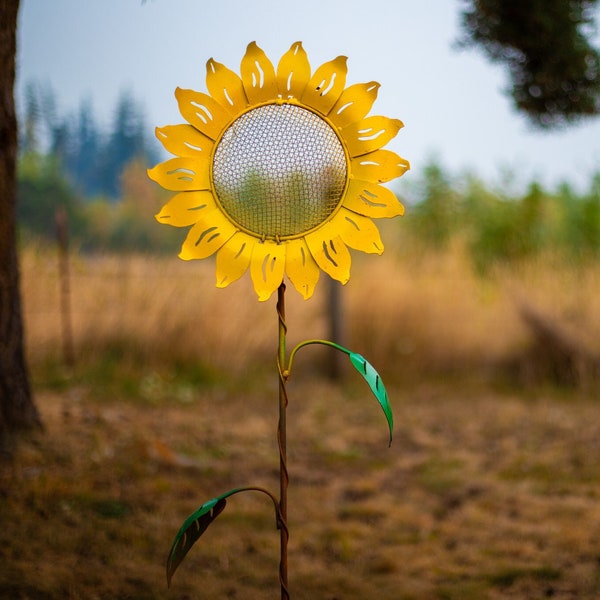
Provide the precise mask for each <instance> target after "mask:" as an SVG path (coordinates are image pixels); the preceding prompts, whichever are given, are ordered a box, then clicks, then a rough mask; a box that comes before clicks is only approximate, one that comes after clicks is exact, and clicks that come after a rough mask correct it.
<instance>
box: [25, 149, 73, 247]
mask: <svg viewBox="0 0 600 600" xmlns="http://www.w3.org/2000/svg"><path fill="white" fill-rule="evenodd" d="M17 178H18V187H17V198H18V201H17V219H18V222H19V223H20V224H24V225H25V227H26V229H27V231H28V232H29V233H32V234H35V235H39V236H42V237H54V235H55V231H56V226H55V213H56V210H57V208H58V207H64V208H65V210H66V211H67V214H68V216H69V220H70V221H71V222H76V223H80V222H81V214H80V212H79V208H80V207H79V200H78V197H77V196H76V194H75V192H74V190H73V187H72V186H71V185H70V184H69V182H68V181H67V179H66V177H65V176H64V174H63V172H62V170H61V168H60V165H59V163H58V161H57V159H56V158H55V157H54V156H41V155H39V154H36V153H33V152H32V153H29V154H27V155H25V156H23V157H22V159H21V162H20V164H19V169H18V174H17Z"/></svg>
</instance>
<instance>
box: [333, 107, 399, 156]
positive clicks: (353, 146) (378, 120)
mask: <svg viewBox="0 0 600 600" xmlns="http://www.w3.org/2000/svg"><path fill="white" fill-rule="evenodd" d="M403 126H404V125H403V123H402V121H399V120H398V119H389V118H388V117H379V116H375V117H367V118H366V119H363V120H362V121H359V122H358V123H352V124H351V125H347V126H346V127H344V128H343V129H342V137H343V138H344V140H345V141H346V145H347V147H348V152H349V153H350V156H352V157H354V156H361V155H363V154H367V153H368V152H373V151H374V150H379V148H383V147H384V146H385V145H386V144H387V143H388V142H389V141H390V140H391V139H393V138H394V137H396V134H397V133H398V131H400V129H401V128H402V127H403Z"/></svg>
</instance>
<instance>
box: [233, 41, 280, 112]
mask: <svg viewBox="0 0 600 600" xmlns="http://www.w3.org/2000/svg"><path fill="white" fill-rule="evenodd" d="M240 72H241V74H242V82H243V83H244V90H245V92H246V97H247V98H248V101H249V102H250V104H258V103H260V102H267V101H269V100H274V99H276V98H277V78H276V76H275V67H273V63H271V61H270V60H269V59H268V58H267V55H266V54H265V53H264V51H263V50H261V48H259V47H258V46H257V45H256V42H251V43H250V44H248V48H247V49H246V54H245V55H244V58H242V64H241V67H240Z"/></svg>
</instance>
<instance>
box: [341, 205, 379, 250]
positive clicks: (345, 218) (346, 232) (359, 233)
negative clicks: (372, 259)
mask: <svg viewBox="0 0 600 600" xmlns="http://www.w3.org/2000/svg"><path fill="white" fill-rule="evenodd" d="M334 221H335V222H336V223H339V224H340V227H339V229H340V237H341V238H342V240H343V241H344V243H345V244H346V245H347V246H350V248H354V249H355V250H360V251H361V252H366V253H368V254H381V253H382V252H383V242H382V241H381V236H380V235H379V229H377V227H376V226H375V223H373V221H371V219H369V218H368V217H363V216H362V215H359V214H357V213H354V212H352V211H350V210H347V209H345V208H344V207H342V208H341V209H340V211H339V212H338V213H337V214H336V216H335V218H334Z"/></svg>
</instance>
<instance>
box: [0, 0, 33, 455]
mask: <svg viewBox="0 0 600 600" xmlns="http://www.w3.org/2000/svg"><path fill="white" fill-rule="evenodd" d="M18 12H19V1H18V0H0V451H2V450H3V449H4V450H6V448H7V447H8V442H9V440H10V439H11V438H12V437H13V435H14V434H15V433H16V432H18V431H22V430H24V429H30V428H33V427H39V426H40V418H39V415H38V412H37V410H36V407H35V405H34V403H33V400H32V397H31V388H30V386H29V375H28V372H27V366H26V364H25V351H24V344H23V321H22V316H21V297H20V293H19V270H18V262H17V239H16V196H17V187H16V160H17V118H16V114H15V101H14V83H15V57H16V46H17V39H16V38H17V15H18Z"/></svg>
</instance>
